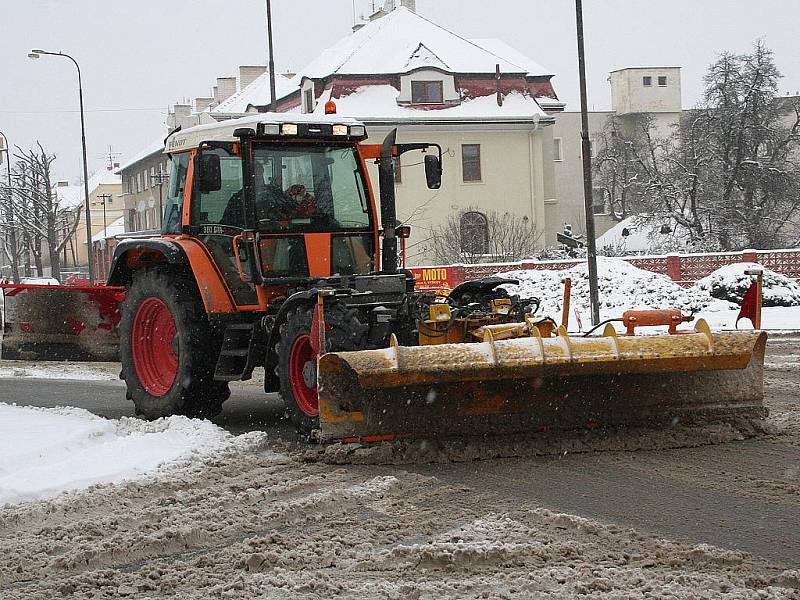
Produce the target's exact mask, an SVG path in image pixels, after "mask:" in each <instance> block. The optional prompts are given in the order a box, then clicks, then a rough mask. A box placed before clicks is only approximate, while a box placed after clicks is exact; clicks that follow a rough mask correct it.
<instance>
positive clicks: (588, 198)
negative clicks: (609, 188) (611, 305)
mask: <svg viewBox="0 0 800 600" xmlns="http://www.w3.org/2000/svg"><path fill="white" fill-rule="evenodd" d="M575 21H576V25H577V32H578V36H577V37H578V78H579V79H580V87H581V151H582V154H583V205H584V210H585V211H586V259H587V262H588V263H589V301H590V303H591V306H592V325H597V324H598V323H599V322H600V301H599V294H598V290H597V243H596V240H595V232H594V197H593V193H592V142H591V140H590V139H589V112H588V108H587V100H586V60H585V58H584V56H585V53H584V49H583V2H582V0H575Z"/></svg>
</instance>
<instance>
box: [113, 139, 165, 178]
mask: <svg viewBox="0 0 800 600" xmlns="http://www.w3.org/2000/svg"><path fill="white" fill-rule="evenodd" d="M163 151H164V136H159V137H158V139H157V140H153V141H152V142H151V143H150V144H148V145H147V147H146V148H144V149H143V150H141V151H140V152H137V153H136V154H134V155H133V156H132V157H131V158H129V159H128V160H127V161H125V162H124V163H122V165H120V167H119V168H118V169H117V173H121V172H122V171H124V170H125V169H127V168H128V167H131V166H133V165H135V164H136V163H137V162H139V161H140V160H144V159H145V158H148V157H149V156H152V155H153V154H159V153H161V152H163Z"/></svg>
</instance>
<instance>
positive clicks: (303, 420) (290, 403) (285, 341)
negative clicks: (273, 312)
mask: <svg viewBox="0 0 800 600" xmlns="http://www.w3.org/2000/svg"><path fill="white" fill-rule="evenodd" d="M312 319H313V307H311V306H299V307H297V308H295V309H293V310H290V311H289V313H288V315H287V316H286V320H285V321H284V323H283V324H281V326H280V338H279V340H278V343H277V344H276V345H275V353H276V355H277V357H278V366H277V367H276V369H275V373H276V375H277V376H278V379H279V380H280V393H281V398H283V402H284V404H285V405H286V412H287V413H288V415H289V418H290V419H291V420H292V422H293V423H294V425H295V426H296V427H297V430H298V432H299V433H301V434H308V433H310V432H311V431H313V430H314V429H319V415H318V414H317V415H310V414H308V413H307V412H305V411H303V410H302V408H301V407H300V403H298V401H297V399H296V398H295V395H294V392H293V391H292V378H291V374H290V371H291V369H290V354H291V350H292V347H293V346H294V344H295V342H297V340H298V338H300V337H301V336H307V335H309V334H310V331H311V322H312ZM325 325H326V333H325V342H326V343H325V351H326V352H339V351H341V352H346V351H351V350H364V349H366V348H368V347H369V346H368V341H367V334H368V332H369V327H368V326H367V325H365V324H364V323H362V321H361V318H360V317H359V314H358V312H357V311H355V310H352V309H347V308H346V307H344V306H342V305H341V304H332V305H330V306H326V307H325Z"/></svg>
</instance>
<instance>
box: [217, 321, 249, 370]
mask: <svg viewBox="0 0 800 600" xmlns="http://www.w3.org/2000/svg"><path fill="white" fill-rule="evenodd" d="M254 326H255V324H254V323H231V324H229V325H227V326H226V327H225V334H224V336H223V338H222V350H220V353H219V358H218V359H217V366H216V369H215V370H214V379H216V380H217V381H239V380H242V379H249V378H250V374H251V373H252V371H253V369H252V367H251V366H250V364H249V360H248V358H249V357H250V353H251V351H252V345H253V338H254V336H253V331H254ZM248 371H249V372H248Z"/></svg>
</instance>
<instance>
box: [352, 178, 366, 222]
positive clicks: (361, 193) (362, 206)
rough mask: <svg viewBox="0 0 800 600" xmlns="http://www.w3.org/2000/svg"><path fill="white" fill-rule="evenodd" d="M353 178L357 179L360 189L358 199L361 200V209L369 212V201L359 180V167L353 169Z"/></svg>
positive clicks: (357, 187)
mask: <svg viewBox="0 0 800 600" xmlns="http://www.w3.org/2000/svg"><path fill="white" fill-rule="evenodd" d="M353 179H355V180H356V190H358V201H359V202H361V211H362V212H364V213H367V212H369V209H368V208H367V202H366V199H365V198H364V192H363V191H362V190H361V185H360V183H359V181H358V169H353Z"/></svg>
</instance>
